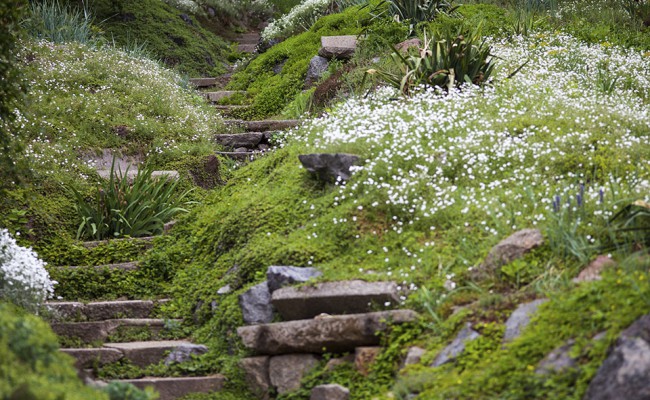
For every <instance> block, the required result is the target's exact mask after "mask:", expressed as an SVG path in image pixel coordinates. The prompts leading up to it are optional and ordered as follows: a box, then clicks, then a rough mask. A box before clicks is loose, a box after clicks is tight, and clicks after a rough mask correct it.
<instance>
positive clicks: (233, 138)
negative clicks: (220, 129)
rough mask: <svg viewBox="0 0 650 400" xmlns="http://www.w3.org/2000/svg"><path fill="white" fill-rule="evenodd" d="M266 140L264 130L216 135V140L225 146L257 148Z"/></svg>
mask: <svg viewBox="0 0 650 400" xmlns="http://www.w3.org/2000/svg"><path fill="white" fill-rule="evenodd" d="M263 140H264V133H262V132H248V133H233V134H219V135H214V141H215V142H217V143H219V144H220V145H222V146H224V147H229V148H239V147H245V148H247V149H255V148H257V146H258V145H259V144H260V143H262V141H263Z"/></svg>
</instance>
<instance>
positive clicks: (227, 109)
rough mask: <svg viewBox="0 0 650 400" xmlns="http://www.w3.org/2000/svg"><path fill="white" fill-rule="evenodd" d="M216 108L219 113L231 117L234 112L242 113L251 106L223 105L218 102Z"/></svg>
mask: <svg viewBox="0 0 650 400" xmlns="http://www.w3.org/2000/svg"><path fill="white" fill-rule="evenodd" d="M214 108H215V109H216V110H217V111H219V113H220V114H221V115H222V116H224V117H231V116H233V115H234V114H238V113H241V112H243V111H245V110H247V109H249V108H250V106H245V105H221V104H217V105H215V106H214Z"/></svg>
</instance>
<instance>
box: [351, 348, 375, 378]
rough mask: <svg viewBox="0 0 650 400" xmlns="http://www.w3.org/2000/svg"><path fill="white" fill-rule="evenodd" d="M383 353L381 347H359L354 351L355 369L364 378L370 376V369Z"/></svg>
mask: <svg viewBox="0 0 650 400" xmlns="http://www.w3.org/2000/svg"><path fill="white" fill-rule="evenodd" d="M379 353H381V347H376V346H373V347H357V348H356V349H354V367H355V368H356V369H357V371H359V373H360V374H361V375H363V376H368V374H369V373H370V367H371V366H372V364H374V362H375V359H376V358H377V356H378V355H379Z"/></svg>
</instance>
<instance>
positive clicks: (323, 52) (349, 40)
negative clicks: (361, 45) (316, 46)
mask: <svg viewBox="0 0 650 400" xmlns="http://www.w3.org/2000/svg"><path fill="white" fill-rule="evenodd" d="M356 49H357V37H356V36H353V35H346V36H323V37H321V49H320V50H318V55H319V56H321V57H323V58H326V59H328V60H332V59H337V60H349V59H350V58H352V56H353V55H354V52H355V51H356Z"/></svg>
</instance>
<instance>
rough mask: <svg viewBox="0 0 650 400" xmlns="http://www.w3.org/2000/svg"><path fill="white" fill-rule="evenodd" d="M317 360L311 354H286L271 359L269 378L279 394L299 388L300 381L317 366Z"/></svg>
mask: <svg viewBox="0 0 650 400" xmlns="http://www.w3.org/2000/svg"><path fill="white" fill-rule="evenodd" d="M318 361H319V358H318V357H317V356H315V355H313V354H286V355H282V356H275V357H271V360H270V362H269V378H270V381H271V385H273V386H274V387H275V388H276V389H277V391H278V393H279V394H284V393H287V392H290V391H292V390H296V389H298V388H299V387H300V381H301V380H302V378H303V377H304V376H305V375H307V373H308V372H309V371H310V370H311V369H312V368H314V367H315V366H316V365H317V364H318Z"/></svg>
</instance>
